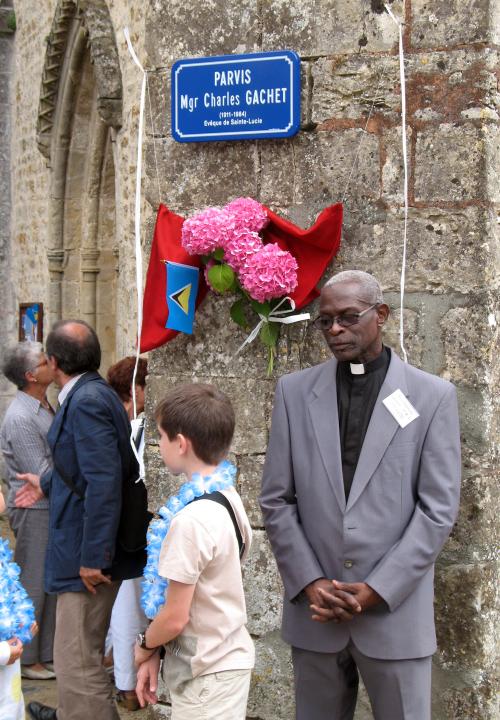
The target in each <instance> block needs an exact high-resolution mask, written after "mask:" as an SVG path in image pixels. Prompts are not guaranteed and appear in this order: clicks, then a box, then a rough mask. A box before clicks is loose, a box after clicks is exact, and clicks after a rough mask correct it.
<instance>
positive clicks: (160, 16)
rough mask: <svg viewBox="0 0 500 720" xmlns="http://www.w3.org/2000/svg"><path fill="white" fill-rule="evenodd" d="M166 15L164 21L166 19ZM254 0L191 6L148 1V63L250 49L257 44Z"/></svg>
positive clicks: (164, 0)
mask: <svg viewBox="0 0 500 720" xmlns="http://www.w3.org/2000/svg"><path fill="white" fill-rule="evenodd" d="M167 18H168V21H167ZM259 25H260V22H259V16H258V3H257V2H256V0H228V2H225V3H223V4H222V5H221V4H220V3H218V2H216V1H215V0H211V1H210V2H206V3H203V4H197V5H196V15H195V16H193V7H192V6H191V5H189V4H186V3H185V2H183V0H160V2H156V3H151V5H150V12H149V15H148V21H147V24H146V38H147V41H146V48H147V52H148V57H149V62H150V65H151V66H152V67H154V68H158V67H161V66H165V65H170V64H172V62H174V61H175V60H178V59H179V58H187V57H198V56H204V55H228V54H231V53H245V52H253V51H257V50H258V49H259V45H260V27H259Z"/></svg>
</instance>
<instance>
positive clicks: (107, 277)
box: [37, 0, 122, 371]
mask: <svg viewBox="0 0 500 720" xmlns="http://www.w3.org/2000/svg"><path fill="white" fill-rule="evenodd" d="M103 30H105V32H103ZM121 96H122V95H121V74H120V68H119V63H118V55H117V50H116V44H115V39H114V30H113V27H112V24H111V20H110V17H109V13H108V10H107V7H106V4H105V3H104V2H101V0H97V1H96V0H93V2H88V3H85V2H80V3H79V4H78V6H77V5H76V4H75V3H74V2H73V1H72V0H60V2H59V5H58V7H57V10H56V13H55V16H54V22H53V26H52V31H51V35H50V36H49V41H48V47H47V56H46V62H45V69H44V74H43V80H42V88H41V99H40V107H39V115H38V126H37V140H38V146H39V148H40V150H41V152H42V153H43V154H44V155H45V156H46V157H47V160H48V164H49V167H50V168H51V188H50V228H49V238H50V240H49V243H50V246H49V248H48V251H47V252H48V258H49V271H50V305H49V320H50V322H54V321H55V320H57V319H60V318H68V317H80V318H83V319H84V320H86V321H87V322H88V323H89V324H90V325H92V326H93V327H94V328H95V329H96V331H97V333H98V335H99V339H100V341H101V345H102V350H103V362H102V369H103V370H104V371H105V370H106V368H107V367H108V366H109V365H110V364H111V363H112V362H114V360H115V349H116V347H115V346H116V338H115V327H116V275H117V270H118V267H117V261H118V250H117V242H116V214H115V213H116V203H115V162H114V138H115V133H116V130H117V128H119V127H120V123H121Z"/></svg>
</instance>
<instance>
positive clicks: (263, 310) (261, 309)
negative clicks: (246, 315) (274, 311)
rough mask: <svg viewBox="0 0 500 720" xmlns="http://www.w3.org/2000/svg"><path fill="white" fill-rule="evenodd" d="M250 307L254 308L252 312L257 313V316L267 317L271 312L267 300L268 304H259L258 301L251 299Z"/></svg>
mask: <svg viewBox="0 0 500 720" xmlns="http://www.w3.org/2000/svg"><path fill="white" fill-rule="evenodd" d="M250 305H251V306H252V310H253V311H254V312H256V313H257V315H264V317H267V316H268V315H269V313H270V312H271V306H270V304H269V302H268V301H267V300H266V302H263V303H260V302H257V300H252V299H250Z"/></svg>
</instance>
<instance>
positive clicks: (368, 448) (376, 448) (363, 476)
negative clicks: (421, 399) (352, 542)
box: [347, 350, 408, 510]
mask: <svg viewBox="0 0 500 720" xmlns="http://www.w3.org/2000/svg"><path fill="white" fill-rule="evenodd" d="M398 388H399V389H400V390H401V391H402V392H403V393H404V394H405V395H408V389H407V385H406V375H405V370H404V363H403V362H402V360H400V359H399V357H398V356H397V355H396V354H395V352H394V351H393V350H391V362H390V365H389V368H388V370H387V375H386V376H385V380H384V382H383V384H382V387H381V388H380V392H379V394H378V398H377V401H376V403H375V407H374V408H373V412H372V416H371V418H370V423H369V425H368V429H367V431H366V435H365V439H364V442H363V447H362V448H361V453H360V456H359V460H358V464H357V467H356V472H355V473H354V478H353V481H352V487H351V492H350V493H349V500H348V502H347V509H348V510H349V509H350V508H351V507H352V506H353V505H354V503H355V502H356V500H357V499H358V498H359V496H360V495H361V493H362V492H363V490H364V489H365V487H366V485H367V484H368V482H369V480H370V478H371V476H372V475H373V473H374V472H375V470H376V469H377V467H378V465H379V463H380V461H381V460H382V457H383V456H384V453H385V451H386V450H387V446H388V445H389V443H390V442H391V440H392V438H393V437H394V434H395V432H396V430H397V429H398V427H399V424H398V422H397V421H396V420H395V419H394V418H393V416H392V415H391V413H390V412H389V411H388V410H387V408H386V407H385V405H384V404H383V402H382V401H383V400H384V399H385V398H386V397H388V396H389V395H391V393H393V392H394V391H395V390H397V389H398Z"/></svg>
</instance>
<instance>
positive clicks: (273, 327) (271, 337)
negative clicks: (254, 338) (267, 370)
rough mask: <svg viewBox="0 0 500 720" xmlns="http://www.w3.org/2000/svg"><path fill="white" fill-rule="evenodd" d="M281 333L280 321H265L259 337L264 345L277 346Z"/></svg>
mask: <svg viewBox="0 0 500 720" xmlns="http://www.w3.org/2000/svg"><path fill="white" fill-rule="evenodd" d="M279 334H280V328H279V323H275V322H265V323H264V325H263V326H262V327H261V329H260V332H259V337H260V340H261V342H262V344H263V345H266V346H267V347H272V348H274V347H276V343H277V342H278V337H279Z"/></svg>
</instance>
